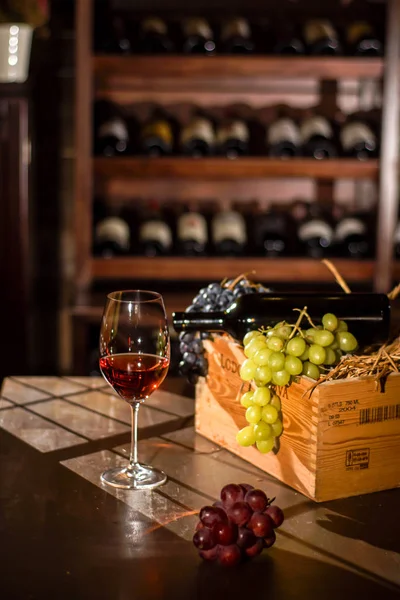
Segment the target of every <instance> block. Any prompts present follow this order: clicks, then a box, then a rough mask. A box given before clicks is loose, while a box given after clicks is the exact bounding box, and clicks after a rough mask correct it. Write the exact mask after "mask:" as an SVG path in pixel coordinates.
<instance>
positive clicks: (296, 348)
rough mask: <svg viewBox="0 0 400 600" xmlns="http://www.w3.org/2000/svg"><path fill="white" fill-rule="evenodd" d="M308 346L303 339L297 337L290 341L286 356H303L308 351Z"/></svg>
mask: <svg viewBox="0 0 400 600" xmlns="http://www.w3.org/2000/svg"><path fill="white" fill-rule="evenodd" d="M306 348H307V344H306V342H305V340H303V338H302V337H300V336H296V337H294V338H292V339H291V340H289V341H288V343H287V346H286V354H290V356H301V355H302V354H303V352H305V351H306Z"/></svg>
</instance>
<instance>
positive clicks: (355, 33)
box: [346, 21, 383, 56]
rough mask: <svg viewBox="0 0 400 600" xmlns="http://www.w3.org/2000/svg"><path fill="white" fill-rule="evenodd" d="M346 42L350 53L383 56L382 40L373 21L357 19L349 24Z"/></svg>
mask: <svg viewBox="0 0 400 600" xmlns="http://www.w3.org/2000/svg"><path fill="white" fill-rule="evenodd" d="M346 42H347V49H348V52H349V54H353V55H355V56H381V54H382V53H383V44H382V41H381V40H380V39H379V38H378V36H377V35H376V32H375V30H374V27H373V26H372V25H371V23H367V22H366V21H356V22H355V23H352V24H351V25H349V27H348V28H347V31H346Z"/></svg>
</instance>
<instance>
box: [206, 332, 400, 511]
mask: <svg viewBox="0 0 400 600" xmlns="http://www.w3.org/2000/svg"><path fill="white" fill-rule="evenodd" d="M205 346H206V350H207V355H208V361H209V373H208V376H207V378H206V379H201V380H200V382H199V383H198V384H197V389H196V431H197V432H198V433H200V434H201V435H204V436H205V437H206V438H208V439H210V440H212V441H213V442H216V443H217V444H219V445H221V446H223V447H224V448H227V449H228V450H230V451H231V452H233V453H234V454H237V455H238V456H240V457H241V458H243V459H244V460H247V461H248V462H250V463H252V464H253V465H255V466H257V467H259V468H260V469H262V470H263V471H265V472H267V473H269V474H270V475H273V476H274V477H277V479H279V480H281V481H283V482H284V483H286V484H287V485H289V486H291V487H293V488H295V489H296V490H298V491H299V492H301V493H303V494H305V495H306V496H308V497H309V498H311V499H313V500H316V501H317V502H321V501H326V500H333V499H335V498H344V497H347V496H354V495H357V494H364V493H367V492H375V491H378V490H384V489H390V488H394V487H398V486H400V375H397V374H396V375H390V376H389V378H388V379H387V381H386V385H385V389H384V392H381V391H380V390H377V389H376V385H375V382H374V380H373V379H372V378H368V379H348V380H338V381H332V382H328V383H323V384H321V385H320V386H318V387H317V388H316V389H315V391H314V392H313V393H312V395H311V396H310V395H309V393H307V390H308V389H309V388H310V385H311V384H312V381H311V380H310V379H307V378H305V377H303V378H301V380H300V381H299V382H298V383H293V384H292V385H291V386H290V388H289V389H281V390H280V392H281V393H280V395H281V400H282V413H283V425H284V431H283V434H282V436H281V437H280V438H279V444H278V447H277V448H276V449H275V450H274V451H272V452H270V453H268V454H261V453H260V452H259V451H258V450H257V449H256V448H255V447H249V448H243V447H241V446H239V445H238V443H237V442H236V439H235V437H236V433H237V432H238V430H239V429H241V428H242V427H244V426H245V425H247V423H246V420H245V416H244V413H245V409H244V408H243V407H242V406H241V404H240V402H239V399H240V389H241V387H242V381H241V379H240V378H239V368H240V365H241V363H242V362H243V360H244V358H245V357H244V354H243V350H242V348H241V346H240V345H239V344H236V343H235V342H233V341H232V340H231V339H230V338H229V337H227V336H218V337H215V339H214V341H213V342H211V341H206V342H205ZM247 389H248V386H247V387H245V389H244V390H242V392H244V391H246V390H247Z"/></svg>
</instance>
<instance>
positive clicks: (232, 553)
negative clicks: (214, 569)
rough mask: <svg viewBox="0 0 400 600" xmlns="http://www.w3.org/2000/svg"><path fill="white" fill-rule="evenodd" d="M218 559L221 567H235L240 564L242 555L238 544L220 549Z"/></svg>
mask: <svg viewBox="0 0 400 600" xmlns="http://www.w3.org/2000/svg"><path fill="white" fill-rule="evenodd" d="M218 558H219V562H220V563H221V565H224V566H225V567H235V566H236V565H238V564H239V563H240V561H241V559H242V554H241V552H240V550H239V548H238V546H236V544H231V545H230V546H220V547H219V549H218Z"/></svg>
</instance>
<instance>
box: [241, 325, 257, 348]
mask: <svg viewBox="0 0 400 600" xmlns="http://www.w3.org/2000/svg"><path fill="white" fill-rule="evenodd" d="M260 335H262V333H261V331H257V329H255V330H253V331H248V332H247V333H246V335H245V336H244V338H243V346H247V345H248V344H249V343H250V342H251V340H253V339H254V338H256V337H259V336H260Z"/></svg>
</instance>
